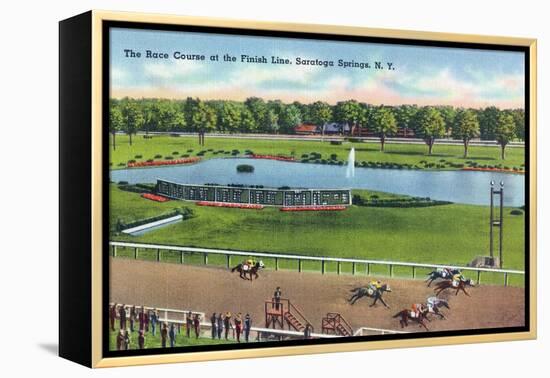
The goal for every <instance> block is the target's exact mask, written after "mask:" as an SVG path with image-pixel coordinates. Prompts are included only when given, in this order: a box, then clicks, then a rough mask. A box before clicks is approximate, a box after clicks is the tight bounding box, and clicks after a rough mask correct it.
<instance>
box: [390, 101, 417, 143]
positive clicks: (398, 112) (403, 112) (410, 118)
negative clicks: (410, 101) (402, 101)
mask: <svg viewBox="0 0 550 378" xmlns="http://www.w3.org/2000/svg"><path fill="white" fill-rule="evenodd" d="M417 112H418V107H417V106H416V105H401V106H398V107H396V108H395V110H394V114H395V121H396V122H397V127H398V128H399V129H401V130H403V135H405V136H407V134H408V130H409V129H413V130H414V129H415V127H414V117H415V115H416V113H417Z"/></svg>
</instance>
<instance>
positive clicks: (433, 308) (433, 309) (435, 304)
mask: <svg viewBox="0 0 550 378" xmlns="http://www.w3.org/2000/svg"><path fill="white" fill-rule="evenodd" d="M426 307H427V308H428V313H427V314H426V317H427V315H428V314H434V315H437V316H439V318H440V319H443V320H445V319H447V318H446V317H445V315H444V314H443V313H442V312H441V310H440V308H441V307H445V308H447V309H449V310H450V309H451V306H449V302H448V301H446V300H445V299H441V298H437V297H430V298H428V299H427V300H426Z"/></svg>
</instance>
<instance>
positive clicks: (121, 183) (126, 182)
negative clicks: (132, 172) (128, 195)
mask: <svg viewBox="0 0 550 378" xmlns="http://www.w3.org/2000/svg"><path fill="white" fill-rule="evenodd" d="M118 185H128V181H119V182H118Z"/></svg>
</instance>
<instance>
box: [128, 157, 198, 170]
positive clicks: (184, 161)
mask: <svg viewBox="0 0 550 378" xmlns="http://www.w3.org/2000/svg"><path fill="white" fill-rule="evenodd" d="M200 160H201V158H199V157H190V158H185V159H174V160H155V161H138V162H135V163H128V168H136V167H156V166H159V165H177V164H192V163H196V162H198V161H200Z"/></svg>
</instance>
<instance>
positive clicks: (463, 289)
mask: <svg viewBox="0 0 550 378" xmlns="http://www.w3.org/2000/svg"><path fill="white" fill-rule="evenodd" d="M461 289H462V291H463V292H464V294H466V295H467V296H470V294H468V293H467V292H466V289H465V288H464V286H462V287H461Z"/></svg>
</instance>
